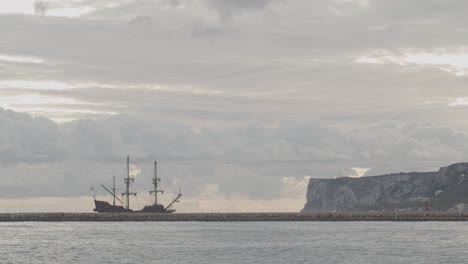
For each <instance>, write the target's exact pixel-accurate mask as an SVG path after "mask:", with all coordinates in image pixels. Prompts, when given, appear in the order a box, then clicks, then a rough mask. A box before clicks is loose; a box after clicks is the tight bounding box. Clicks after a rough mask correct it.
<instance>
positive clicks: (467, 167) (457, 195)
mask: <svg viewBox="0 0 468 264" xmlns="http://www.w3.org/2000/svg"><path fill="white" fill-rule="evenodd" d="M465 179H466V180H465ZM446 191H447V192H446ZM436 193H437V195H436ZM416 197H427V198H431V203H432V204H433V207H434V208H440V209H441V210H445V209H448V208H450V207H451V206H452V204H456V203H465V202H466V203H468V163H458V164H454V165H451V166H448V167H444V168H441V169H440V170H439V171H438V172H424V173H417V172H415V173H399V174H390V175H383V176H373V177H362V178H347V177H343V178H337V179H317V178H313V179H310V181H309V185H308V190H307V203H306V205H305V207H304V209H303V212H323V211H369V210H398V209H416V208H418V207H420V206H421V204H417V203H415V202H413V201H410V198H416Z"/></svg>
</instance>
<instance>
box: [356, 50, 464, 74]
mask: <svg viewBox="0 0 468 264" xmlns="http://www.w3.org/2000/svg"><path fill="white" fill-rule="evenodd" d="M355 61H356V62H357V63H363V64H397V65H400V66H407V65H421V66H437V67H438V68H439V69H440V70H443V71H446V72H449V73H450V74H453V75H456V76H463V75H465V71H466V70H467V69H468V53H467V52H459V53H449V52H433V53H430V52H407V53H403V54H402V55H401V54H398V53H394V52H390V51H386V50H380V51H376V52H374V53H373V54H371V55H365V56H360V57H358V58H356V59H355Z"/></svg>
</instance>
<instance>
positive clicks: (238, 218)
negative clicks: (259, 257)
mask: <svg viewBox="0 0 468 264" xmlns="http://www.w3.org/2000/svg"><path fill="white" fill-rule="evenodd" d="M31 221H37V222H123V221H138V222H144V221H147V222H152V221H154V222H156V221H159V222H182V221H183V222H190V221H196V222H253V221H258V222H267V221H268V222H288V221H289V222H292V221H468V213H445V212H444V213H441V212H422V213H416V212H414V213H355V212H353V213H334V212H330V213H175V214H154V213H153V214H151V213H0V222H31Z"/></svg>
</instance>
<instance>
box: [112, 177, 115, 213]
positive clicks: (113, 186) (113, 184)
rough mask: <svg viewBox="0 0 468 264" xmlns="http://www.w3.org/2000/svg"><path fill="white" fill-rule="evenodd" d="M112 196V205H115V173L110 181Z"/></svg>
mask: <svg viewBox="0 0 468 264" xmlns="http://www.w3.org/2000/svg"><path fill="white" fill-rule="evenodd" d="M112 196H113V197H114V202H113V205H114V206H115V175H114V177H113V181H112Z"/></svg>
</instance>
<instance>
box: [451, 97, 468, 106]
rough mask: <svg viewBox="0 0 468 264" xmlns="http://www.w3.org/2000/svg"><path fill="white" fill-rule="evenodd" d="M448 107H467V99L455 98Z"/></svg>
mask: <svg viewBox="0 0 468 264" xmlns="http://www.w3.org/2000/svg"><path fill="white" fill-rule="evenodd" d="M449 105H450V106H468V98H457V99H455V101H454V102H452V103H450V104H449Z"/></svg>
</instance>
